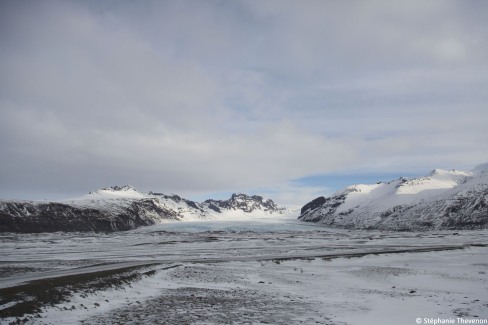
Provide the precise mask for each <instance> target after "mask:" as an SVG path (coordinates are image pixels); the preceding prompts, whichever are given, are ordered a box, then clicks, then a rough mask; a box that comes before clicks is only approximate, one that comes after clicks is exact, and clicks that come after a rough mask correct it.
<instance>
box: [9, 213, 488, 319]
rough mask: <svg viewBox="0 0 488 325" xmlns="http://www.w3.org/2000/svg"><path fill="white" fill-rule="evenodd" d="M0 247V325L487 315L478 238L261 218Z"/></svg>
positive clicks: (18, 240) (486, 239)
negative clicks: (17, 323) (17, 324)
mask: <svg viewBox="0 0 488 325" xmlns="http://www.w3.org/2000/svg"><path fill="white" fill-rule="evenodd" d="M0 242H1V245H0V260H1V264H0V272H1V273H0V323H2V324H3V323H5V324H8V323H9V322H12V321H16V320H17V319H19V320H21V321H24V322H25V323H28V324H80V323H81V324H107V323H111V324H117V323H120V324H131V323H132V324H176V323H178V324H209V323H210V324H229V323H236V324H241V323H247V324H249V323H251V324H265V323H268V324H300V323H303V324H417V319H418V318H420V321H421V323H428V321H429V320H431V319H432V320H434V319H454V320H455V321H456V323H454V324H461V323H459V322H458V320H457V319H458V318H462V319H463V320H466V319H467V320H471V319H473V320H484V319H488V247H487V246H486V245H488V231H487V230H480V231H459V232H453V231H438V232H421V233H417V232H404V233H399V232H379V231H350V230H339V229H330V228H326V227H319V226H315V225H312V224H308V223H301V222H298V221H296V220H294V219H293V218H292V217H289V216H288V217H287V216H273V217H271V216H267V217H266V216H261V217H254V218H253V219H252V220H244V219H242V218H241V219H240V220H236V219H235V218H234V219H233V220H232V221H229V220H213V221H198V222H173V223H165V224H160V225H156V226H150V227H143V228H139V229H136V230H132V231H127V232H119V233H111V234H95V233H41V234H2V235H1V236H0ZM23 313H25V314H23ZM431 324H433V323H431ZM438 324H439V322H438Z"/></svg>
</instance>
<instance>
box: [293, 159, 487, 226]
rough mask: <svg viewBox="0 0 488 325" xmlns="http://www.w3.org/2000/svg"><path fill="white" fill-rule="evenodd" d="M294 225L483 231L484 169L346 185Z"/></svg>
mask: <svg viewBox="0 0 488 325" xmlns="http://www.w3.org/2000/svg"><path fill="white" fill-rule="evenodd" d="M299 220H302V221H308V222H317V223H320V224H325V225H331V226H337V227H344V228H365V229H383V230H429V229H479V228H486V227H488V164H484V165H480V166H478V167H477V168H475V169H474V170H472V171H467V172H466V171H456V170H449V171H448V170H440V169H436V170H433V171H432V172H430V173H429V174H427V175H426V176H424V177H418V178H413V179H407V178H400V179H397V180H393V181H391V182H388V183H377V184H372V185H363V184H360V185H352V186H348V187H346V188H345V189H343V190H341V191H339V192H337V193H335V194H334V195H333V196H331V197H328V198H325V197H319V198H317V199H315V200H313V201H311V202H310V203H308V204H306V205H305V206H304V207H303V208H302V209H301V211H300V216H299Z"/></svg>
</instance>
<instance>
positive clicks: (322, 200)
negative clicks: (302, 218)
mask: <svg viewBox="0 0 488 325" xmlns="http://www.w3.org/2000/svg"><path fill="white" fill-rule="evenodd" d="M324 203H325V197H323V196H319V197H318V198H316V199H315V200H312V201H311V202H308V203H307V204H305V205H304V206H303V207H302V209H301V210H300V214H304V213H305V212H307V211H308V210H314V209H316V208H318V207H320V206H321V205H322V204H324Z"/></svg>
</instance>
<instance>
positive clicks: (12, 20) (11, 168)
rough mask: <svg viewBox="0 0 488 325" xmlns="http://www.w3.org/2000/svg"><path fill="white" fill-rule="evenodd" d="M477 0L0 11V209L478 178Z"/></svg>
mask: <svg viewBox="0 0 488 325" xmlns="http://www.w3.org/2000/svg"><path fill="white" fill-rule="evenodd" d="M486 12H488V2H487V1H483V0H473V1H461V0H456V1H451V0H431V1H424V0H412V1H387V0H384V1H354V0H352V1H332V0H331V1H323V0H317V1H314V0H303V1H298V0H242V1H241V0H234V1H221V0H219V1H217V0H193V1H185V0H183V1H182V0H178V1H177V0H174V1H144V0H142V1H128V0H127V1H125V0H118V1H115V0H101V1H95V0H93V1H90V0H88V1H69V0H68V1H44V0H40V1H37V0H36V1H29V0H27V1H15V0H10V1H9V0H0V198H4V199H51V198H62V197H76V196H81V195H83V194H85V193H87V192H88V191H91V190H96V189H98V188H102V187H107V186H112V185H124V184H131V185H133V186H134V187H136V188H137V189H139V190H142V191H149V190H152V191H157V192H164V193H176V194H178V195H181V196H183V197H187V198H208V197H219V196H225V195H227V194H229V193H232V192H244V193H250V194H261V195H264V196H267V197H271V198H272V199H274V200H275V201H277V202H279V203H281V204H285V205H303V204H305V203H307V202H308V201H310V200H311V199H313V198H315V197H317V196H319V195H330V194H331V193H333V192H334V191H336V190H338V189H340V188H341V187H343V186H346V185H348V184H354V183H361V182H367V183H374V182H375V180H388V179H393V178H397V177H399V176H415V175H425V174H427V173H428V172H429V171H430V170H432V169H434V168H446V169H454V168H455V169H472V168H473V167H475V166H476V165H477V164H481V163H484V162H487V161H488V131H487V125H488V108H487V103H488V41H487V40H488V19H486Z"/></svg>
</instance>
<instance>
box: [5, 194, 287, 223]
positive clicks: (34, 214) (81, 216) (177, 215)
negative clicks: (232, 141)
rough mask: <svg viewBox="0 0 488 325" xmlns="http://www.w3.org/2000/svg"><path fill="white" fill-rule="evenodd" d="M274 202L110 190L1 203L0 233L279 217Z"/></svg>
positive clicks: (235, 196)
mask: <svg viewBox="0 0 488 325" xmlns="http://www.w3.org/2000/svg"><path fill="white" fill-rule="evenodd" d="M285 212H286V209H284V208H279V207H278V206H276V204H275V203H274V202H273V201H272V200H264V199H263V198H262V197H260V196H247V195H245V194H233V195H232V197H231V198H230V199H229V200H225V201H218V200H207V201H205V202H204V203H198V202H194V201H190V200H187V199H184V198H181V197H179V196H178V195H174V194H173V195H165V194H162V193H155V192H149V193H142V192H139V191H137V190H136V189H134V188H133V187H131V186H128V185H126V186H114V187H109V188H103V189H100V190H97V191H93V192H90V193H89V194H87V195H85V196H83V197H81V198H77V199H72V200H64V201H60V202H35V201H0V232H53V231H104V232H109V231H120V230H130V229H134V228H137V227H140V226H148V225H153V224H156V223H162V222H167V221H171V220H173V221H175V220H181V221H185V220H186V221H188V220H204V219H214V218H223V217H234V216H235V215H236V214H238V215H246V217H252V216H254V215H256V214H258V215H260V214H263V213H264V214H283V213H285Z"/></svg>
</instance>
